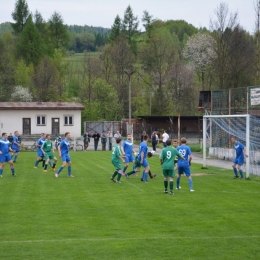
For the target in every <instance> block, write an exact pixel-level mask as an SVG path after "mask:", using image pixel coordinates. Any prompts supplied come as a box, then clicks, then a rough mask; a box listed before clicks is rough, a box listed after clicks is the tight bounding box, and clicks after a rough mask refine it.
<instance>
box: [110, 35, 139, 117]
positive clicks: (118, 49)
mask: <svg viewBox="0 0 260 260" xmlns="http://www.w3.org/2000/svg"><path fill="white" fill-rule="evenodd" d="M111 57H112V61H113V64H114V68H115V77H116V80H115V83H114V86H115V88H116V90H117V93H118V96H119V100H120V101H121V102H122V103H123V105H122V108H123V111H122V115H124V116H125V117H126V116H127V114H128V112H129V111H128V104H129V96H128V76H127V74H126V73H131V72H132V71H133V64H134V55H133V52H132V50H131V47H130V46H129V44H128V42H127V40H126V38H125V36H124V35H121V36H119V37H118V38H117V40H116V42H115V43H114V45H113V47H112V49H111Z"/></svg>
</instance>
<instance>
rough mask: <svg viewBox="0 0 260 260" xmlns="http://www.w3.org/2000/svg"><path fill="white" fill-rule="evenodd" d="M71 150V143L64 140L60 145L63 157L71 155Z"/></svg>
mask: <svg viewBox="0 0 260 260" xmlns="http://www.w3.org/2000/svg"><path fill="white" fill-rule="evenodd" d="M69 148H70V142H69V140H67V139H63V140H62V141H61V143H60V153H61V155H63V154H68V153H69Z"/></svg>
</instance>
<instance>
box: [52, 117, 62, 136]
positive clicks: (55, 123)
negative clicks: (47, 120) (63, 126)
mask: <svg viewBox="0 0 260 260" xmlns="http://www.w3.org/2000/svg"><path fill="white" fill-rule="evenodd" d="M51 134H52V135H59V134H60V119H59V118H52V124H51Z"/></svg>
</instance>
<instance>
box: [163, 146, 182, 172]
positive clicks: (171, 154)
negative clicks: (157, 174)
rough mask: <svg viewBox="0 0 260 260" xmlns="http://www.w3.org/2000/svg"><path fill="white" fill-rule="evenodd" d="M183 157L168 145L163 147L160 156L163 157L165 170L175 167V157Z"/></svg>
mask: <svg viewBox="0 0 260 260" xmlns="http://www.w3.org/2000/svg"><path fill="white" fill-rule="evenodd" d="M176 156H178V157H181V154H180V153H179V152H178V151H177V150H176V149H175V148H174V147H172V146H167V147H165V148H163V149H162V152H161V154H160V158H161V159H162V162H163V163H162V168H163V169H164V170H172V169H174V159H175V157H176Z"/></svg>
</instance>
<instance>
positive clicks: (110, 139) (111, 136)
mask: <svg viewBox="0 0 260 260" xmlns="http://www.w3.org/2000/svg"><path fill="white" fill-rule="evenodd" d="M112 138H113V135H112V133H111V131H110V130H108V131H107V140H108V150H109V151H112Z"/></svg>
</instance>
